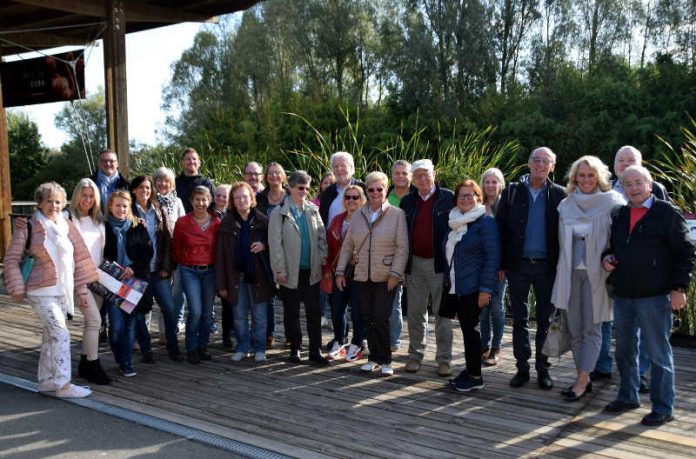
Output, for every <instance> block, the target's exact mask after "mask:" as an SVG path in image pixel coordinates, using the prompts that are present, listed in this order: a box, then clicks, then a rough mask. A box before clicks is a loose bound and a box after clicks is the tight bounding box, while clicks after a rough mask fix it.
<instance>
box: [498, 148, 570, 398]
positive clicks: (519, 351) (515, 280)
mask: <svg viewBox="0 0 696 459" xmlns="http://www.w3.org/2000/svg"><path fill="white" fill-rule="evenodd" d="M528 165H529V175H525V176H523V177H522V178H521V179H520V181H519V182H517V183H511V184H509V185H508V186H507V187H506V188H505V189H504V190H503V193H502V195H501V197H500V203H499V205H498V213H497V214H496V220H497V222H498V229H499V231H500V238H501V247H502V256H501V268H500V269H501V273H500V275H501V278H502V276H503V275H507V279H508V286H509V288H510V299H511V307H512V317H513V324H512V349H513V354H514V356H515V360H516V361H517V374H515V376H514V377H513V378H512V380H510V386H512V387H522V386H524V385H525V384H526V383H527V381H529V363H528V360H529V358H530V357H531V356H532V350H531V346H530V343H529V329H528V323H529V303H528V301H527V298H528V296H529V289H530V287H532V286H533V287H534V296H535V298H536V321H537V332H536V339H535V346H536V362H535V369H536V371H537V382H538V384H539V387H540V388H541V389H545V390H549V389H551V388H552V387H553V381H552V380H551V377H550V376H549V370H548V368H549V364H548V359H547V357H546V356H545V355H544V354H543V353H542V348H543V346H544V340H546V332H547V331H548V327H549V317H550V315H551V311H552V309H553V306H552V305H551V290H552V289H553V282H554V279H555V278H556V264H557V262H558V252H559V244H558V209H557V208H558V204H559V203H560V202H561V201H562V200H563V198H565V196H566V193H565V190H564V189H563V188H561V187H560V186H558V185H556V184H555V183H553V182H552V181H551V180H549V174H550V173H551V172H552V171H553V170H554V167H555V165H556V155H555V154H554V152H553V151H551V149H550V148H547V147H540V148H537V149H535V150H534V151H532V154H531V155H530V156H529V163H528Z"/></svg>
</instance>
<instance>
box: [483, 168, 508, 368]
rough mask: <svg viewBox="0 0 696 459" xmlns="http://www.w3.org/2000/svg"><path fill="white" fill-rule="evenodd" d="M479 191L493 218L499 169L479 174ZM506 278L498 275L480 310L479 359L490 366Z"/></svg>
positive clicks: (499, 335)
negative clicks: (487, 300) (491, 291)
mask: <svg viewBox="0 0 696 459" xmlns="http://www.w3.org/2000/svg"><path fill="white" fill-rule="evenodd" d="M480 186H481V191H482V192H483V204H484V205H485V206H486V215H490V216H491V217H493V218H495V212H496V210H498V201H500V195H501V193H502V192H503V188H505V178H504V177H503V173H502V172H501V171H500V169H498V168H495V167H491V168H490V169H487V170H486V171H485V172H484V173H483V174H482V175H481V184H480ZM506 287H507V279H505V276H504V275H499V276H498V283H497V285H496V287H495V289H494V290H493V294H492V295H491V302H490V304H489V305H488V306H486V307H484V308H483V309H482V310H481V316H480V319H481V347H482V348H483V350H482V351H481V360H482V361H483V364H484V365H486V366H488V367H490V366H494V365H497V364H498V361H499V360H500V343H501V342H502V340H503V329H504V327H505V308H504V306H503V300H504V299H505V289H506ZM491 325H492V326H493V337H492V340H491Z"/></svg>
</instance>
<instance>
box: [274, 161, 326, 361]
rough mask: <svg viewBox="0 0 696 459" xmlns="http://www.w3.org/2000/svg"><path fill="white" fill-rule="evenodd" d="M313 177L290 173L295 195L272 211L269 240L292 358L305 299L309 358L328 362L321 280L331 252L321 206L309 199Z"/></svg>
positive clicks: (296, 353)
mask: <svg viewBox="0 0 696 459" xmlns="http://www.w3.org/2000/svg"><path fill="white" fill-rule="evenodd" d="M311 180H312V179H311V177H310V176H309V174H308V173H307V172H305V171H297V172H295V173H293V174H292V175H291V176H290V180H289V182H288V184H289V185H290V198H289V199H286V200H285V202H284V203H283V205H282V206H281V207H277V208H276V209H275V210H274V211H273V213H272V214H271V219H270V223H269V229H268V242H269V246H270V250H271V251H270V255H271V269H272V271H273V275H274V277H275V282H276V283H277V284H279V285H280V298H281V299H282V300H283V308H284V321H285V336H286V338H287V339H288V340H289V341H290V359H289V360H290V362H291V363H300V362H301V359H300V351H301V349H302V329H301V327H300V302H302V303H304V305H305V313H306V315H307V334H308V335H309V361H310V362H311V363H314V364H317V365H328V364H329V361H328V360H327V359H326V358H325V357H324V356H323V355H322V354H321V312H320V309H319V281H321V278H322V270H321V266H322V263H323V262H324V259H325V258H326V230H325V229H324V224H323V223H322V220H321V217H320V216H319V209H318V208H317V206H315V205H314V204H312V203H311V202H310V201H309V200H307V195H308V194H309V190H310V186H309V184H310V182H311Z"/></svg>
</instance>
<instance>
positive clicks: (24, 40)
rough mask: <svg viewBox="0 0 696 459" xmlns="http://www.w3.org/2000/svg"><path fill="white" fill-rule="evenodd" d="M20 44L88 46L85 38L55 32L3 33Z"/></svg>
mask: <svg viewBox="0 0 696 459" xmlns="http://www.w3.org/2000/svg"><path fill="white" fill-rule="evenodd" d="M2 37H3V38H6V39H8V40H10V41H12V42H14V43H17V44H18V45H22V46H26V47H27V48H57V47H59V46H87V45H88V44H87V43H85V40H84V39H80V38H74V37H66V36H63V35H57V34H53V33H44V32H32V33H21V32H17V33H5V34H3V35H2Z"/></svg>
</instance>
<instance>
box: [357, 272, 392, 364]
mask: <svg viewBox="0 0 696 459" xmlns="http://www.w3.org/2000/svg"><path fill="white" fill-rule="evenodd" d="M355 287H356V289H357V292H358V303H359V304H360V312H361V313H362V316H363V324H364V326H365V332H366V335H367V345H368V346H369V347H370V358H369V360H370V362H376V363H378V364H380V365H390V364H391V361H392V356H391V346H390V338H389V330H390V327H389V317H390V316H391V312H392V303H393V302H394V293H396V289H392V290H391V291H389V290H387V283H386V282H370V281H367V282H355Z"/></svg>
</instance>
